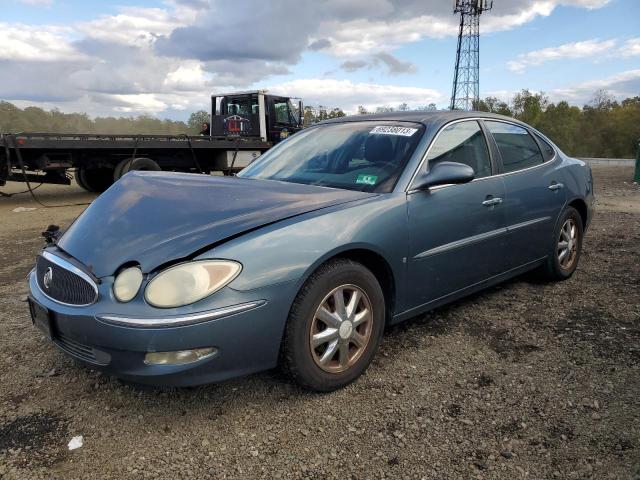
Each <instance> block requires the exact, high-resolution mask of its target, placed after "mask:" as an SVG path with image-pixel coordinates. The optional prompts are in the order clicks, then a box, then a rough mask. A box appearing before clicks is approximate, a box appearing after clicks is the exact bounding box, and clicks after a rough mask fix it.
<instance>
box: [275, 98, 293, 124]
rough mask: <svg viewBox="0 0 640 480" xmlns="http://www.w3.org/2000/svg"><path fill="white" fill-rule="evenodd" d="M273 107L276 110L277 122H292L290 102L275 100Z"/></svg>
mask: <svg viewBox="0 0 640 480" xmlns="http://www.w3.org/2000/svg"><path fill="white" fill-rule="evenodd" d="M273 108H274V110H275V111H276V123H285V124H287V125H288V124H289V123H291V122H290V121H289V102H287V101H286V100H283V101H277V100H276V101H275V102H273Z"/></svg>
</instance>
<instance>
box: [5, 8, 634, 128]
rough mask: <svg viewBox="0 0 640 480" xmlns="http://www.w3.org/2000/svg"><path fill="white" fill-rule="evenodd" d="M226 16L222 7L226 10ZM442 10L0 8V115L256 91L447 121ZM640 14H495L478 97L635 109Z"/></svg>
mask: <svg viewBox="0 0 640 480" xmlns="http://www.w3.org/2000/svg"><path fill="white" fill-rule="evenodd" d="M230 5H231V6H232V8H230ZM452 5H453V2H452V1H450V0H268V1H267V0H235V1H233V2H229V1H228V0H128V1H127V0H122V1H119V2H109V1H87V0H0V7H1V9H0V11H2V15H1V16H0V100H6V101H10V102H12V103H15V104H16V105H18V106H20V107H24V106H27V105H38V106H41V107H44V108H58V109H60V110H62V111H65V112H86V113H88V114H89V115H91V116H105V115H116V116H121V115H139V114H149V115H153V116H157V117H161V118H172V119H178V120H184V119H186V118H188V116H189V114H190V113H191V112H193V111H196V110H201V109H204V110H207V109H208V105H209V97H210V95H211V94H212V93H216V92H218V93H219V92H229V91H235V90H249V89H256V88H267V89H268V90H269V91H271V92H273V93H278V94H284V95H290V96H297V97H302V98H303V100H304V102H305V104H307V105H312V106H317V105H324V106H326V107H329V108H333V107H340V108H342V109H343V110H345V111H346V112H348V113H354V112H355V111H356V109H357V107H358V105H363V106H364V107H365V108H367V109H368V110H375V108H376V107H380V106H393V107H397V106H398V105H399V104H401V103H407V104H408V105H409V106H410V107H412V108H418V107H420V106H425V105H428V104H431V103H435V104H436V105H437V106H438V107H440V108H446V107H447V106H448V104H449V100H450V96H451V83H452V77H453V67H454V63H455V51H456V41H457V34H458V21H459V20H458V17H457V16H456V15H454V14H453V11H452V10H453V9H452ZM639 18H640V0H495V1H494V6H493V9H492V10H491V11H490V12H486V13H484V14H483V15H482V17H481V21H480V30H481V38H480V96H481V97H485V96H497V97H498V98H501V99H503V100H509V99H510V98H511V97H512V96H513V95H514V93H516V92H518V91H520V90H521V89H524V88H528V89H530V90H531V91H534V92H544V93H545V94H546V95H548V96H549V98H550V99H551V100H552V101H560V100H567V101H569V102H570V103H572V104H575V105H583V104H586V103H588V102H589V101H590V99H591V98H592V97H593V95H594V92H595V91H597V90H599V89H606V90H607V91H608V92H609V93H610V94H611V95H613V96H615V97H616V98H618V99H622V98H625V97H629V96H636V95H640V28H638V25H639V24H640V23H639V20H638V19H639Z"/></svg>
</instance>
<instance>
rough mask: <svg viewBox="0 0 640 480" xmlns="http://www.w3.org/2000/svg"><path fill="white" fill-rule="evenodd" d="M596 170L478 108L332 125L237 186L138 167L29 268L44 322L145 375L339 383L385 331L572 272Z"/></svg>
mask: <svg viewBox="0 0 640 480" xmlns="http://www.w3.org/2000/svg"><path fill="white" fill-rule="evenodd" d="M593 203H594V196H593V180H592V176H591V171H590V169H589V167H588V166H587V165H586V164H585V163H584V162H582V161H580V160H577V159H574V158H570V157H568V156H567V155H565V154H564V153H563V152H562V151H560V149H558V147H557V146H555V145H554V144H553V142H552V141H551V140H550V139H548V138H547V137H545V136H544V135H542V134H541V133H540V132H537V131H536V130H534V129H533V128H531V127H529V126H527V125H526V124H523V123H521V122H518V121H516V120H513V119H511V118H507V117H503V116H499V115H492V114H485V113H480V112H455V111H454V112H407V113H391V114H383V115H371V116H357V117H350V118H342V119H336V120H333V121H328V122H323V123H320V124H318V125H315V126H313V127H310V128H307V129H305V130H303V131H301V132H299V133H296V134H295V135H293V136H291V137H290V138H289V139H287V140H286V141H284V142H282V143H280V144H279V145H277V146H276V147H274V148H273V149H271V150H270V151H269V152H267V153H266V154H265V155H263V156H262V157H260V158H259V159H257V160H256V161H255V162H254V163H252V164H251V165H249V166H248V167H247V168H246V169H244V170H243V171H242V172H240V174H238V176H237V177H213V176H205V175H198V174H178V173H163V172H131V173H128V174H127V175H125V176H124V177H123V178H122V179H120V180H119V181H118V182H116V183H115V184H114V185H113V186H112V187H111V188H109V189H108V190H107V191H106V192H105V193H104V194H102V195H101V196H100V197H98V198H97V199H96V200H95V201H94V202H93V203H92V204H91V206H90V207H89V208H87V209H86V210H85V211H84V213H82V215H80V217H78V219H77V220H76V221H75V222H74V223H73V224H71V225H70V226H69V227H68V228H67V229H66V231H65V232H64V234H63V235H61V236H58V237H56V236H54V238H53V241H52V242H51V243H50V244H49V245H47V246H46V247H45V248H44V249H43V251H42V252H41V254H40V255H39V256H38V258H37V262H36V266H35V268H34V270H33V271H32V272H31V274H30V275H29V284H30V292H31V294H30V298H29V306H30V309H31V315H32V318H33V321H34V324H35V325H36V326H38V327H39V328H40V329H41V330H42V331H44V332H45V334H46V335H47V336H48V338H49V339H50V340H51V341H52V342H53V343H54V344H55V345H56V346H58V347H59V348H60V349H62V350H63V351H64V352H66V353H67V354H68V355H71V356H73V357H74V358H76V359H78V360H81V361H82V362H85V363H86V364H89V365H92V366H94V367H98V368H102V369H104V370H105V371H106V372H109V373H111V374H113V375H115V376H118V377H121V378H124V379H128V380H131V381H135V382H140V383H148V384H158V385H175V386H180V385H195V384H202V383H209V382H217V381H222V380H225V379H227V378H230V377H235V376H239V375H246V374H249V373H253V372H257V371H260V370H265V369H270V368H273V367H276V366H278V365H281V366H282V367H284V368H285V369H286V370H287V371H288V372H290V374H291V376H292V378H293V379H294V380H295V381H296V382H298V383H299V384H300V385H302V386H304V387H307V388H309V389H313V390H316V391H331V390H334V389H337V388H340V387H343V386H345V385H347V384H348V383H350V382H352V381H354V380H355V379H357V378H358V377H359V376H360V375H361V374H362V373H363V372H364V371H365V369H366V368H367V367H368V365H369V364H370V363H371V360H372V358H373V357H374V355H375V354H376V350H377V349H378V345H379V343H380V341H381V338H382V335H383V331H384V328H385V326H387V325H390V324H394V323H397V322H400V321H402V320H405V319H408V318H411V317H415V316H416V315H419V314H421V313H423V312H425V311H427V310H429V309H432V308H434V307H437V306H439V305H442V304H444V303H447V302H451V301H454V300H456V299H458V298H461V297H463V296H465V295H468V294H470V293H472V292H476V291H478V290H480V289H483V288H486V287H487V286H490V285H494V284H496V283H499V282H502V281H504V280H506V279H508V278H510V277H513V276H516V275H519V274H521V273H523V272H526V271H529V270H534V269H537V270H539V272H540V273H541V274H542V275H543V276H544V277H545V278H547V279H549V280H563V279H566V278H568V277H570V276H571V275H572V274H573V272H574V271H575V269H576V267H577V265H578V261H579V258H580V253H581V246H582V241H583V237H584V234H585V231H586V229H587V227H588V225H589V223H590V220H591V216H592V208H593Z"/></svg>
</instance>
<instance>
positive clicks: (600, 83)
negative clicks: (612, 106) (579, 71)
mask: <svg viewBox="0 0 640 480" xmlns="http://www.w3.org/2000/svg"><path fill="white" fill-rule="evenodd" d="M598 90H606V91H607V92H608V93H609V94H611V95H613V96H614V97H615V98H617V99H619V100H620V99H624V98H628V97H635V96H637V95H638V92H640V70H627V71H625V72H621V73H617V74H615V75H611V76H609V77H606V78H603V79H599V80H589V81H587V82H582V83H579V84H576V85H572V86H568V87H565V88H558V89H554V90H552V91H551V92H549V97H550V98H551V100H553V101H560V100H567V101H568V102H570V103H573V104H576V105H583V104H586V103H587V102H589V100H591V98H592V97H593V94H594V93H595V92H596V91H598Z"/></svg>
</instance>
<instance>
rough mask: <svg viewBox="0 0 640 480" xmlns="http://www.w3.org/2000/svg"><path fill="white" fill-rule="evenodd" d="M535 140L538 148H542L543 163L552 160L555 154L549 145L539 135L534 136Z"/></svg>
mask: <svg viewBox="0 0 640 480" xmlns="http://www.w3.org/2000/svg"><path fill="white" fill-rule="evenodd" d="M535 136H536V138H537V139H538V143H540V146H541V147H542V156H543V157H544V161H545V162H548V161H549V160H551V159H552V158H553V156H554V155H555V154H556V151H555V149H554V148H553V147H552V146H551V145H549V143H548V142H547V141H546V140H545V139H544V138H542V137H541V136H540V135H538V134H535Z"/></svg>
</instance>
